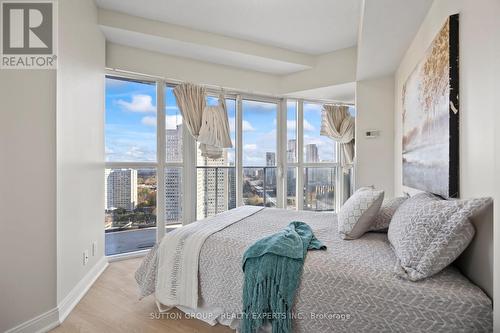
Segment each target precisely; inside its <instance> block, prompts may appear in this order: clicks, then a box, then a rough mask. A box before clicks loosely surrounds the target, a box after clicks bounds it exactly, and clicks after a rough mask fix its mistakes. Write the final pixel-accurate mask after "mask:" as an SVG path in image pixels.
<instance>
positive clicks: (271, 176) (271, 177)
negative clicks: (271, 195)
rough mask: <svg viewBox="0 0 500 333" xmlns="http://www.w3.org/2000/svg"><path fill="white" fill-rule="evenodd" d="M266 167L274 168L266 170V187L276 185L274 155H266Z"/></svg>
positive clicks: (269, 153)
mask: <svg viewBox="0 0 500 333" xmlns="http://www.w3.org/2000/svg"><path fill="white" fill-rule="evenodd" d="M266 166H268V167H274V168H271V169H267V170H266V187H268V188H269V186H274V185H276V168H275V167H276V153H274V152H267V153H266Z"/></svg>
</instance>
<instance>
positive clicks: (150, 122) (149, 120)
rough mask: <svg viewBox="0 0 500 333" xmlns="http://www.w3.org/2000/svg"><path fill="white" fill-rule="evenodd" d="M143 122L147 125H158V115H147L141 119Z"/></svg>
mask: <svg viewBox="0 0 500 333" xmlns="http://www.w3.org/2000/svg"><path fill="white" fill-rule="evenodd" d="M141 123H142V124H143V125H146V126H156V117H152V116H146V117H143V118H142V119H141Z"/></svg>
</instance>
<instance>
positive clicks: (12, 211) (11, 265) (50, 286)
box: [0, 70, 56, 332]
mask: <svg viewBox="0 0 500 333" xmlns="http://www.w3.org/2000/svg"><path fill="white" fill-rule="evenodd" d="M0 117H1V120H0V171H1V174H2V185H0V211H1V212H2V213H1V217H0V228H1V230H0V266H1V267H2V269H1V274H0V291H1V296H0V332H3V331H5V330H7V329H9V328H11V327H14V326H16V325H18V324H20V323H22V322H24V321H26V320H28V319H30V318H33V317H35V316H38V315H41V314H43V313H45V312H47V311H49V310H52V309H54V308H55V306H56V169H55V168H56V122H55V120H56V73H55V71H53V70H50V71H49V70H0Z"/></svg>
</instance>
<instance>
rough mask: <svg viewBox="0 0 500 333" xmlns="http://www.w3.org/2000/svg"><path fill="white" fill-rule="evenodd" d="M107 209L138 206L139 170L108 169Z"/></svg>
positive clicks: (105, 182) (105, 183)
mask: <svg viewBox="0 0 500 333" xmlns="http://www.w3.org/2000/svg"><path fill="white" fill-rule="evenodd" d="M104 177H105V181H104V187H105V189H104V192H105V209H106V210H112V209H116V208H123V209H126V210H134V209H135V207H136V206H137V170H134V169H106V171H105V174H104Z"/></svg>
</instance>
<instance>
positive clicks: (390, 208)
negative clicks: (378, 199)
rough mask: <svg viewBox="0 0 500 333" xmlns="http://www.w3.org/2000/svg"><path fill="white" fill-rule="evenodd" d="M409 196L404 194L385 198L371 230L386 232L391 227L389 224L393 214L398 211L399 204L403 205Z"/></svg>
mask: <svg viewBox="0 0 500 333" xmlns="http://www.w3.org/2000/svg"><path fill="white" fill-rule="evenodd" d="M408 198H409V197H408V196H404V197H396V198H393V199H388V200H384V201H383V202H382V206H381V207H380V210H379V211H378V214H377V216H375V219H374V220H373V222H372V226H371V227H370V231H379V232H386V231H387V229H388V228H389V224H390V223H391V220H392V216H393V215H394V213H396V210H397V209H398V208H399V206H401V205H402V204H403V202H405V201H406V199H408Z"/></svg>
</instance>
